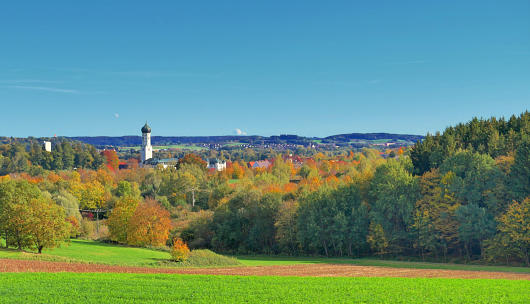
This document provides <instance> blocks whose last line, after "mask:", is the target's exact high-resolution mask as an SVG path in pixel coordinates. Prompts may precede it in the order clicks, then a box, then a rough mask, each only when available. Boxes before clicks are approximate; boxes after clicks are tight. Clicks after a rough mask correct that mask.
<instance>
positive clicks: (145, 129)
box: [142, 121, 151, 133]
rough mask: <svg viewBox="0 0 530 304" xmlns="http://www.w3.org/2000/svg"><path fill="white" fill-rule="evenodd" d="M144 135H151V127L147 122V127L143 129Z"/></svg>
mask: <svg viewBox="0 0 530 304" xmlns="http://www.w3.org/2000/svg"><path fill="white" fill-rule="evenodd" d="M142 133H151V127H149V125H148V124H147V121H146V122H145V125H144V126H143V127H142Z"/></svg>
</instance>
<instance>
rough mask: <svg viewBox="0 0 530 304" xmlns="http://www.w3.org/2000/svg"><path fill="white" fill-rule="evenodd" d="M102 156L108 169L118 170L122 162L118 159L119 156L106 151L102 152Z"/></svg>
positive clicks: (113, 152) (112, 151)
mask: <svg viewBox="0 0 530 304" xmlns="http://www.w3.org/2000/svg"><path fill="white" fill-rule="evenodd" d="M101 155H103V156H104V157H105V160H106V165H107V167H108V168H109V169H110V170H112V171H116V170H118V166H119V164H120V161H119V159H118V154H117V153H116V151H114V150H105V151H103V152H101Z"/></svg>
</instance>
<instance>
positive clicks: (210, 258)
mask: <svg viewBox="0 0 530 304" xmlns="http://www.w3.org/2000/svg"><path fill="white" fill-rule="evenodd" d="M237 265H241V263H240V262H239V261H238V260H237V259H236V258H232V257H227V256H224V255H220V254H217V253H215V252H213V251H210V250H208V249H197V250H193V251H192V252H191V253H190V256H189V258H188V260H187V261H185V262H184V263H182V266H185V267H207V266H210V267H213V266H237Z"/></svg>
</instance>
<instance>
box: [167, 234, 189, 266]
mask: <svg viewBox="0 0 530 304" xmlns="http://www.w3.org/2000/svg"><path fill="white" fill-rule="evenodd" d="M189 256H190V249H189V248H188V245H186V243H184V242H183V241H182V239H175V240H174V241H173V247H172V248H171V257H172V258H173V260H174V261H177V262H185V261H186V260H187V259H188V258H189Z"/></svg>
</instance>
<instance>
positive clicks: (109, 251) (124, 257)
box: [0, 240, 530, 273]
mask: <svg viewBox="0 0 530 304" xmlns="http://www.w3.org/2000/svg"><path fill="white" fill-rule="evenodd" d="M0 258H14V259H17V258H18V259H42V260H49V261H79V262H85V263H98V264H109V265H127V266H151V267H156V266H171V264H168V263H167V260H168V259H169V258H170V255H169V253H168V252H163V251H157V250H152V249H147V248H134V247H126V246H117V245H112V244H106V243H100V242H94V241H85V240H72V241H71V242H70V245H68V246H63V247H61V248H55V249H50V250H45V251H44V254H43V255H42V256H39V255H31V254H27V253H22V252H19V251H16V250H5V249H3V248H2V249H0ZM237 259H238V260H239V261H240V262H241V263H242V264H243V265H245V266H271V265H295V264H322V263H327V264H330V263H332V264H354V265H361V266H384V267H395V268H421V269H451V270H479V271H506V272H521V273H530V268H529V267H508V266H482V265H462V264H442V263H422V262H402V261H389V260H377V259H370V258H363V259H348V258H319V257H277V256H272V257H271V256H238V257H237ZM161 264H162V265H161ZM194 266H198V265H194ZM208 266H212V265H208Z"/></svg>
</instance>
